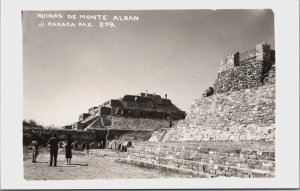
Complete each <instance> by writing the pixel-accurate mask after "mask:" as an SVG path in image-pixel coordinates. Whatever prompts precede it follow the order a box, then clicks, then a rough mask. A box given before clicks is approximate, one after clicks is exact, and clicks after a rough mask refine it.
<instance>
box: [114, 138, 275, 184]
mask: <svg viewBox="0 0 300 191" xmlns="http://www.w3.org/2000/svg"><path fill="white" fill-rule="evenodd" d="M209 145H210V144H208V143H201V142H199V143H163V144H162V143H151V142H135V143H133V147H132V148H128V152H126V153H123V154H122V156H121V157H120V158H119V159H118V160H117V161H118V162H123V163H128V164H133V165H138V166H143V167H148V168H158V169H162V170H166V171H173V172H176V173H184V174H190V175H192V176H195V177H202V178H214V177H240V178H271V177H275V152H274V145H271V144H269V145H265V143H263V142H261V143H260V142H257V143H233V142H219V143H218V142H214V143H212V144H211V146H209ZM218 145H220V146H218ZM249 145H250V146H249ZM242 148H247V149H242Z"/></svg>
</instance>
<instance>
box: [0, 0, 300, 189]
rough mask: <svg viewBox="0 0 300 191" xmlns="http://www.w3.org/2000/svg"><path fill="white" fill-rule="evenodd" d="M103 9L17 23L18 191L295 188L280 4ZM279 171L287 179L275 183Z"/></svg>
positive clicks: (30, 12) (24, 12)
mask: <svg viewBox="0 0 300 191" xmlns="http://www.w3.org/2000/svg"><path fill="white" fill-rule="evenodd" d="M75 5H76V3H75ZM220 6H221V4H220ZM7 7H9V6H8V5H7ZM104 7H105V8H102V9H101V6H99V4H97V5H95V7H94V8H92V9H91V8H89V7H88V6H87V7H84V8H80V9H79V8H72V6H70V7H69V8H67V9H66V8H63V6H61V7H59V6H58V7H57V8H56V7H53V6H49V8H47V9H45V6H44V7H43V8H38V6H33V8H18V9H17V11H16V13H17V14H19V15H15V16H17V17H18V18H17V19H19V20H18V21H19V23H20V28H19V29H20V31H19V35H20V36H19V38H18V39H17V40H18V42H17V43H19V48H20V49H21V52H22V54H19V53H16V54H19V56H20V57H18V58H19V60H17V63H18V64H19V65H18V66H17V67H19V69H18V70H16V71H18V73H17V75H18V76H19V77H18V80H17V79H15V80H16V81H19V82H20V85H21V90H18V92H17V94H15V95H18V93H19V94H20V95H21V97H20V98H21V101H19V102H17V103H16V104H18V106H19V110H20V111H18V112H17V113H18V117H15V118H12V119H14V120H17V121H15V123H16V124H19V125H18V128H15V129H17V133H18V135H19V136H17V137H15V139H18V143H19V145H18V151H19V153H20V156H18V159H17V161H16V163H17V164H18V165H17V167H16V168H17V169H19V170H17V171H18V172H17V173H18V174H20V175H18V179H20V183H19V184H18V187H22V188H24V187H25V188H46V187H43V186H46V185H47V186H48V187H47V188H71V186H75V185H79V184H80V186H79V187H78V188H95V189H96V188H119V186H116V185H115V184H117V183H118V184H119V185H123V186H122V188H145V189H146V188H171V189H174V188H272V187H297V183H298V185H299V182H297V181H295V180H296V179H294V178H297V176H298V175H299V169H298V168H299V166H297V164H295V161H296V162H297V161H298V162H299V158H298V155H297V157H295V156H296V155H295V154H297V153H298V152H299V145H297V144H299V143H298V139H297V137H298V134H297V132H298V129H297V128H296V126H295V125H297V120H295V119H296V118H293V117H294V116H295V114H297V112H298V110H293V109H291V111H292V112H293V114H289V113H287V111H286V110H285V109H286V106H287V105H289V104H290V102H289V101H291V100H292V99H294V98H296V97H297V93H294V94H293V95H294V96H296V97H294V96H291V97H290V98H289V96H290V95H291V92H294V91H297V90H293V89H290V88H292V87H288V89H289V90H290V92H285V89H284V88H283V86H282V84H285V85H287V84H286V83H287V80H286V79H285V77H286V75H287V74H283V73H284V71H285V69H284V68H285V67H288V63H291V65H292V63H295V64H294V65H293V66H297V61H298V57H299V54H298V53H294V51H293V50H297V48H298V42H297V43H294V44H295V47H296V48H294V47H293V48H291V49H293V50H291V51H290V50H289V51H287V50H286V49H285V48H284V47H286V44H285V43H286V42H285V41H286V40H285V38H287V39H290V38H292V37H294V36H293V35H291V36H284V35H283V36H282V35H281V33H280V31H281V30H283V29H284V28H285V27H287V28H288V27H289V25H288V24H287V25H285V26H281V25H280V26H277V24H278V23H280V22H281V20H280V19H282V16H281V15H282V12H280V11H279V10H278V9H277V7H276V6H275V5H274V6H273V7H272V6H271V4H270V5H269V7H253V6H252V5H251V4H249V3H248V4H247V3H246V4H245V6H243V5H242V4H241V5H239V6H232V7H228V6H224V7H222V8H220V7H215V8H214V7H211V6H203V7H201V5H198V6H196V8H195V7H194V8H181V9H178V8H176V7H170V8H167V9H166V8H160V7H153V8H150V7H140V8H136V7H135V8H130V6H129V7H128V8H127V7H126V6H125V7H124V8H122V9H121V8H115V7H111V8H107V7H106V6H104ZM197 7H198V8H197ZM287 7H288V6H287ZM4 8H5V6H4ZM281 11H283V12H284V11H285V9H284V8H283V9H282V10H281ZM295 14H298V11H296V13H295ZM293 19H296V18H293ZM5 24H7V23H4V25H5ZM293 26H294V25H293ZM5 34H6V35H7V38H8V39H10V38H11V37H10V36H9V35H8V33H5ZM277 34H279V35H277ZM276 35H277V36H276ZM8 42H9V41H8V40H5V41H4V43H8ZM284 42H285V43H284ZM4 45H5V46H6V44H4ZM291 47H292V44H291ZM283 48H284V50H282V49H283ZM285 51H286V52H285ZM283 55H284V56H283ZM280 56H281V57H280ZM289 56H290V57H289ZM4 57H6V58H7V59H9V58H11V55H8V54H4ZM287 57H289V58H290V59H289V58H287ZM282 62H285V63H282ZM2 64H4V65H5V66H7V65H8V62H2ZM4 71H8V70H7V69H4ZM2 72H3V71H2ZM297 72H298V71H296V68H295V69H294V73H297ZM11 75H13V74H12V73H6V75H4V80H3V81H4V83H5V82H8V81H6V79H10V78H11ZM290 75H292V73H291V74H290ZM294 75H295V74H294ZM281 76H284V77H281ZM295 79H296V78H295ZM3 81H2V82H3ZM294 83H298V81H297V82H296V81H295V82H294ZM20 85H18V86H20ZM297 87H299V86H297ZM4 88H8V83H6V84H5V86H4ZM284 92H285V93H284ZM283 93H284V94H286V96H287V97H285V98H284V95H283ZM287 94H288V95H287ZM9 99H11V100H13V99H17V100H19V98H14V97H10V98H9ZM286 99H288V100H286ZM2 101H4V100H3V97H2V99H1V102H2ZM295 104H296V102H295ZM295 104H291V105H292V106H294V107H295ZM283 105H284V106H283ZM291 105H290V106H289V108H291ZM296 106H297V107H298V104H296ZM297 107H295V109H297ZM10 109H12V108H10ZM5 110H7V111H8V110H9V107H8V105H5V106H4V111H5ZM295 112H296V113H295ZM19 114H20V115H19ZM287 114H289V117H290V118H292V119H289V118H287V117H286V115H287ZM3 117H4V116H3ZM8 119H9V118H5V117H4V120H5V121H6V120H8ZM286 120H288V121H289V122H291V123H292V122H293V125H291V126H290V132H293V134H294V138H292V137H293V136H292V137H290V141H292V142H294V145H293V148H298V150H296V153H294V154H291V156H293V157H291V158H290V157H288V156H287V155H289V154H288V153H286V154H285V152H286V151H284V148H285V147H286V146H287V145H285V144H286V143H284V142H283V141H284V140H285V138H287V139H289V138H288V136H287V135H286V132H285V129H286V131H289V129H288V128H289V127H288V126H289V124H288V123H287V122H286ZM7 124H8V123H5V124H4V125H7ZM292 126H293V127H292ZM4 128H5V129H3V128H2V133H1V134H2V136H3V134H6V131H7V128H6V127H4ZM10 131H12V130H10ZM11 141H13V140H11ZM2 143H3V142H2ZM5 145H6V146H7V147H8V148H9V147H10V146H9V142H5ZM2 146H3V144H2ZM6 146H5V147H6ZM289 146H290V145H289ZM8 148H7V149H8ZM282 149H283V150H282ZM4 150H5V151H7V150H6V149H4ZM298 154H299V153H298ZM4 155H5V154H4ZM4 157H5V156H4ZM283 158H285V159H283ZM287 158H290V159H287ZM6 159H7V158H6ZM289 160H290V162H288V161H289ZM285 161H286V162H285ZM287 163H289V164H290V165H293V167H289V168H294V169H293V170H292V172H291V174H290V175H291V176H293V178H291V179H290V180H286V182H287V183H282V184H280V182H281V181H279V180H283V179H284V177H285V176H283V175H284V174H285V175H286V171H285V170H283V169H286V168H288V164H287ZM2 164H3V163H2ZM3 170H7V169H6V168H4V169H2V171H3ZM2 173H4V172H2ZM295 176H296V177H295ZM9 180H10V178H9V177H8V178H7V182H9ZM223 180H226V182H228V183H230V185H227V186H226V185H224V183H222V182H224V181H223ZM87 181H88V182H90V183H91V184H89V185H87V184H88V182H87ZM132 181H133V184H132V185H128V184H129V182H132ZM54 182H57V183H58V184H57V185H54V184H53V183H54ZM145 182H146V183H145ZM144 183H145V184H144ZM170 183H174V184H170ZM6 185H10V184H9V183H7V184H6ZM59 185H62V187H59ZM114 185H115V186H114ZM126 185H127V186H126ZM280 185H282V186H280ZM295 185H296V186H295Z"/></svg>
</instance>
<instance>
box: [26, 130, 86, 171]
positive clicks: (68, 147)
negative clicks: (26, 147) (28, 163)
mask: <svg viewBox="0 0 300 191" xmlns="http://www.w3.org/2000/svg"><path fill="white" fill-rule="evenodd" d="M65 143H66V144H65V155H66V159H67V164H68V165H70V164H71V159H72V149H73V147H74V149H75V150H79V149H78V147H79V146H78V145H79V144H78V142H77V141H75V142H74V139H73V138H72V135H71V134H68V135H67V139H66V141H65ZM73 143H74V144H73ZM47 144H48V147H50V166H52V164H53V165H54V166H56V165H57V154H58V148H59V144H60V141H59V139H58V137H57V133H55V132H54V133H53V134H52V136H51V138H50V139H49V141H48V143H47ZM48 147H47V148H48ZM31 148H32V162H33V163H36V158H37V156H38V154H39V152H38V144H37V141H36V140H33V141H32V145H31ZM89 149H90V144H89V143H88V141H84V142H83V144H81V150H86V153H87V155H88V156H89Z"/></svg>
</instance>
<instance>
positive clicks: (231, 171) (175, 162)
mask: <svg viewBox="0 0 300 191" xmlns="http://www.w3.org/2000/svg"><path fill="white" fill-rule="evenodd" d="M122 157H123V158H126V159H131V160H140V161H144V162H148V163H153V164H162V165H166V166H172V167H174V168H180V169H182V168H183V169H189V170H193V171H197V172H199V171H200V172H204V173H209V174H211V175H212V176H237V177H264V178H267V177H274V172H273V171H270V170H261V169H251V168H247V167H237V166H230V165H222V164H212V163H206V162H199V161H190V160H182V159H176V158H172V157H157V156H155V155H145V154H137V153H134V154H130V153H124V154H123V156H122Z"/></svg>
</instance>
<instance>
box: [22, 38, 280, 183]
mask: <svg viewBox="0 0 300 191" xmlns="http://www.w3.org/2000/svg"><path fill="white" fill-rule="evenodd" d="M119 96H120V95H119ZM99 104H100V105H96V106H94V107H91V108H90V109H89V110H88V111H85V112H84V111H83V113H82V114H81V115H80V116H79V119H78V120H77V121H76V122H74V123H73V124H71V125H66V126H64V128H63V129H55V130H53V129H52V130H49V129H37V128H36V129H35V128H29V127H27V126H24V127H23V137H24V138H23V143H24V145H29V144H30V142H31V140H32V138H33V137H35V139H37V140H38V142H39V143H40V145H46V144H47V140H48V139H49V137H50V136H51V134H52V133H53V131H55V132H57V134H58V137H59V138H60V139H64V138H65V135H66V134H68V133H70V134H72V136H73V138H74V139H76V140H78V141H79V142H82V141H84V140H88V141H89V142H91V143H92V142H95V143H100V142H101V148H102V149H103V148H106V149H113V150H116V151H115V152H121V155H120V157H118V159H116V162H118V163H123V164H124V163H126V164H130V165H135V166H140V167H143V168H154V169H160V170H164V171H172V172H176V173H182V174H189V175H192V176H194V177H203V178H214V177H240V178H257V177H258V178H272V177H275V51H274V50H272V49H271V47H270V45H269V44H266V43H261V44H257V45H256V47H255V48H254V49H252V50H249V51H247V52H243V53H240V52H236V53H232V54H230V55H228V56H227V57H226V58H224V59H222V60H221V63H220V68H219V71H218V72H217V76H216V79H215V82H214V84H212V85H211V87H208V89H207V91H205V92H203V94H202V97H199V98H198V99H196V100H194V102H193V103H191V106H190V109H189V110H188V111H187V112H185V111H182V110H180V109H179V108H178V107H176V106H175V105H176V100H170V99H168V98H167V95H164V96H160V95H155V94H148V93H147V92H145V93H140V94H139V95H124V96H123V97H121V98H119V99H111V100H108V101H107V102H105V103H102V104H101V103H99ZM74 121H75V120H74ZM124 142H126V145H125V144H124ZM129 142H130V144H128V143H129ZM98 145H99V144H98ZM93 147H94V148H99V147H98V146H97V144H96V145H94V146H93Z"/></svg>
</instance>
